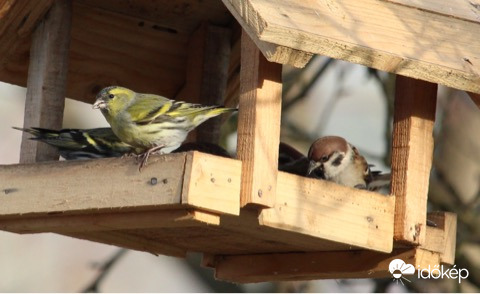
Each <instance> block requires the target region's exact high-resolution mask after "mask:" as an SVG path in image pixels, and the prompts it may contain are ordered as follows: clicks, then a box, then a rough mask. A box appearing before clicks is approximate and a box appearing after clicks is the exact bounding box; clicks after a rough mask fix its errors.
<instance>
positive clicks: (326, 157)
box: [320, 155, 328, 162]
mask: <svg viewBox="0 0 480 294" xmlns="http://www.w3.org/2000/svg"><path fill="white" fill-rule="evenodd" d="M320 160H321V161H322V162H326V161H327V160H328V156H326V155H324V156H322V158H320Z"/></svg>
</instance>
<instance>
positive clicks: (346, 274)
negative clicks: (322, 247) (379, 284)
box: [214, 248, 440, 283]
mask: <svg viewBox="0 0 480 294" xmlns="http://www.w3.org/2000/svg"><path fill="white" fill-rule="evenodd" d="M397 258H399V259H402V260H403V261H405V263H408V264H412V265H415V267H416V266H417V265H419V266H420V268H428V266H429V265H430V266H431V267H432V268H433V266H434V265H437V264H440V260H439V257H438V254H435V253H432V252H430V251H426V250H422V249H406V248H403V249H396V250H394V251H393V252H392V253H390V254H386V253H384V254H381V253H376V252H372V251H343V252H341V251H336V252H335V251H334V252H306V253H277V254H257V255H232V256H218V257H217V258H215V261H214V265H215V278H216V279H219V280H224V281H229V282H234V283H259V282H271V281H299V280H317V279H356V278H388V277H391V276H392V275H391V274H390V272H389V271H388V265H389V264H390V262H391V261H392V260H393V259H397Z"/></svg>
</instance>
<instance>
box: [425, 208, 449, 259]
mask: <svg viewBox="0 0 480 294" xmlns="http://www.w3.org/2000/svg"><path fill="white" fill-rule="evenodd" d="M428 219H429V220H431V221H433V222H434V223H435V224H436V225H437V227H427V230H430V231H437V232H436V234H438V231H440V232H441V235H442V239H443V240H440V239H438V240H437V241H436V242H435V240H434V238H432V236H433V232H428V231H427V236H428V238H427V240H426V242H425V245H424V246H422V247H423V248H424V249H427V250H430V251H435V252H439V253H440V260H441V262H442V263H446V264H450V265H453V264H455V247H456V240H457V215H456V214H455V213H452V212H431V213H429V214H428ZM434 248H435V249H436V250H435V249H434Z"/></svg>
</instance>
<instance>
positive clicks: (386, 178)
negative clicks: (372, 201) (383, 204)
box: [367, 171, 392, 191]
mask: <svg viewBox="0 0 480 294" xmlns="http://www.w3.org/2000/svg"><path fill="white" fill-rule="evenodd" d="M391 181H392V176H391V174H390V173H385V174H382V173H381V172H379V171H373V172H371V180H370V182H369V183H368V185H367V188H368V190H370V191H378V190H380V189H381V188H384V187H388V186H390V183H391Z"/></svg>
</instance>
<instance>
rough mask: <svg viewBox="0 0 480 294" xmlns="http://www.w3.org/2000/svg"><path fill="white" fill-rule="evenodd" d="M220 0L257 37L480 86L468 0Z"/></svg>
mask: <svg viewBox="0 0 480 294" xmlns="http://www.w3.org/2000/svg"><path fill="white" fill-rule="evenodd" d="M223 3H224V4H225V5H226V6H227V8H228V9H229V10H230V12H231V13H232V14H233V15H234V16H235V18H236V19H237V20H238V21H239V22H241V23H242V26H243V27H244V28H245V29H246V30H247V32H249V34H250V36H251V37H253V39H254V40H256V42H258V41H262V42H267V43H272V44H275V45H279V46H283V47H287V48H291V49H294V50H299V51H302V52H306V53H314V54H321V55H326V56H329V57H332V58H336V59H342V60H346V61H349V62H353V63H359V64H363V65H365V66H369V67H373V68H376V69H379V70H383V71H388V72H393V73H397V74H401V75H404V76H409V77H413V78H417V79H422V80H426V81H430V82H434V83H439V84H443V85H446V86H449V87H453V88H457V89H462V90H468V91H472V92H476V93H480V50H479V48H480V39H479V38H478V35H477V33H476V32H478V31H479V30H480V21H479V18H478V10H477V9H476V8H475V5H474V4H471V3H470V2H469V1H463V0H454V1H449V2H448V3H446V2H445V3H443V2H442V3H440V2H438V1H430V0H429V1H414V0H396V1H393V0H381V1H378V0H359V1H349V0H339V1H335V2H332V1H316V0H306V1H291V0H280V1H265V0H245V1H240V0H223ZM427 23H428V26H427V25H425V24H427ZM445 24H448V25H445ZM439 31H441V32H442V34H441V35H439V34H438V32H439ZM458 32H462V34H459V33H458ZM259 47H260V49H262V46H260V45H259ZM262 51H263V53H264V54H265V50H264V49H263V50H262ZM293 54H297V52H296V51H293ZM286 60H288V58H286Z"/></svg>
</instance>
